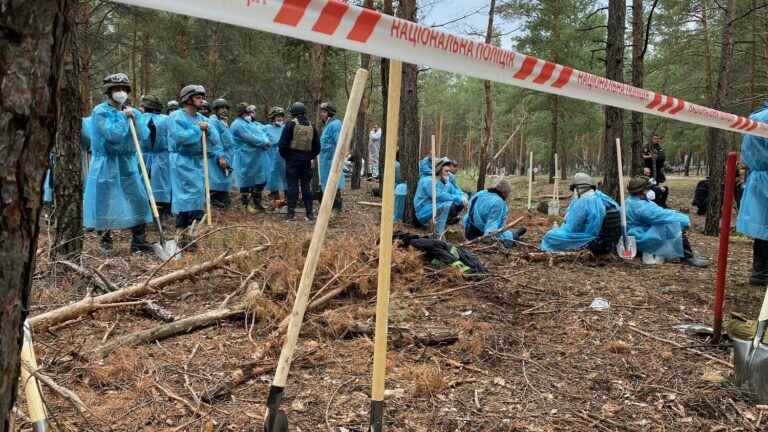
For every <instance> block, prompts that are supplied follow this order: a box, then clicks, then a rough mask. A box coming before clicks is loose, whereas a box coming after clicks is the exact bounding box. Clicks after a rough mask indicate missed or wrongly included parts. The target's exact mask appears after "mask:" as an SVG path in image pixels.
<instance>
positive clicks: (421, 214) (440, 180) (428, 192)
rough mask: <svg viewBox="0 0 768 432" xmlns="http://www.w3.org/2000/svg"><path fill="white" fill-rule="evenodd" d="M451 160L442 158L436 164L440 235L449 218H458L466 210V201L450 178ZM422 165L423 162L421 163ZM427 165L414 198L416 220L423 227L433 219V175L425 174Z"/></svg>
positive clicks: (437, 219)
mask: <svg viewBox="0 0 768 432" xmlns="http://www.w3.org/2000/svg"><path fill="white" fill-rule="evenodd" d="M448 163H449V161H448V160H447V159H441V160H440V161H439V162H438V163H437V165H436V166H435V171H436V172H437V179H436V183H435V191H436V195H435V196H436V203H437V212H436V221H435V225H436V226H435V229H436V232H437V234H438V235H442V233H443V232H444V231H445V227H446V225H447V224H448V221H449V220H452V219H456V218H457V216H458V215H460V214H461V212H462V211H463V210H464V202H463V200H462V199H461V198H459V197H458V195H457V194H456V192H455V191H454V189H453V185H451V183H450V181H449V180H448V177H449V173H450V168H449V167H448ZM420 165H421V164H420ZM424 168H425V167H424V166H422V170H421V174H422V177H421V179H420V180H419V184H418V186H417V187H416V195H415V196H414V199H413V201H414V202H413V204H414V208H415V210H416V221H417V222H418V224H419V225H420V226H421V227H425V226H427V225H428V224H429V223H430V222H431V221H432V175H431V174H430V173H426V174H425V169H424Z"/></svg>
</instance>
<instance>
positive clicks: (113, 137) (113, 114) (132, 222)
mask: <svg viewBox="0 0 768 432" xmlns="http://www.w3.org/2000/svg"><path fill="white" fill-rule="evenodd" d="M133 113H134V116H135V118H136V120H137V122H136V123H137V124H138V126H139V127H138V128H137V134H138V137H139V139H140V140H141V139H144V138H145V137H146V136H147V134H148V133H149V130H147V129H146V127H144V126H142V122H141V117H142V114H141V112H139V111H138V110H135V109H134V110H133ZM128 121H129V119H128V117H127V116H126V115H125V114H123V112H122V111H119V110H117V109H116V108H115V107H113V106H112V105H110V104H109V103H108V102H106V101H105V102H102V103H101V104H99V105H97V106H96V107H95V108H94V109H93V112H92V113H91V122H90V123H91V127H90V131H91V151H92V154H93V157H92V158H91V166H90V169H89V170H88V178H87V179H86V181H85V192H84V196H83V201H84V203H83V207H84V211H83V225H84V226H85V228H88V229H96V230H98V231H104V230H112V229H127V228H133V227H135V226H139V225H143V224H146V223H149V222H151V221H152V213H151V211H150V207H149V200H148V197H147V191H146V188H145V187H144V181H143V179H142V178H141V173H140V172H139V162H138V160H137V159H136V150H135V147H134V143H133V139H132V137H131V132H130V130H129V126H128Z"/></svg>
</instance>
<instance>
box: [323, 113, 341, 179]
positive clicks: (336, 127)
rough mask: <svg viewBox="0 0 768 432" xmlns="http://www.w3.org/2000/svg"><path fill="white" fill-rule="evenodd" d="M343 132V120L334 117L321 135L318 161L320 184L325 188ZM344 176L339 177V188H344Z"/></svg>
mask: <svg viewBox="0 0 768 432" xmlns="http://www.w3.org/2000/svg"><path fill="white" fill-rule="evenodd" d="M340 134H341V120H339V119H337V118H335V117H333V118H331V119H330V120H329V121H328V123H327V124H326V125H325V128H323V133H322V135H320V155H319V156H318V158H319V159H318V163H319V164H320V166H319V168H320V186H321V187H322V188H323V190H325V184H326V183H328V177H330V175H331V174H330V173H331V165H332V164H333V154H334V153H335V152H336V146H337V145H338V144H339V135H340ZM344 180H345V179H344V176H343V175H342V176H341V178H339V190H340V191H341V190H344Z"/></svg>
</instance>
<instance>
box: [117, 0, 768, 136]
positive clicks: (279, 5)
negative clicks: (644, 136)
mask: <svg viewBox="0 0 768 432" xmlns="http://www.w3.org/2000/svg"><path fill="white" fill-rule="evenodd" d="M115 1H117V2H118V3H125V4H130V5H135V6H143V7H147V8H152V9H159V10H164V11H168V12H173V13H179V14H183V15H189V16H194V17H198V18H205V19H209V20H213V21H219V22H225V23H230V24H234V25H237V26H242V27H248V28H252V29H256V30H262V31H266V32H269V33H276V34H281V35H284V36H289V37H293V38H297V39H304V40H308V41H311V42H316V43H321V44H325V45H332V46H335V47H339V48H344V49H348V50H352V51H358V52H363V53H367V54H371V55H375V56H379V57H385V58H391V59H396V60H401V61H403V62H407V63H414V64H419V65H427V66H431V67H433V68H435V69H441V70H444V71H448V72H454V73H459V74H463V75H468V76H472V77H476V78H480V79H484V80H490V81H495V82H500V83H504V84H511V85H514V86H518V87H524V88H528V89H532V90H539V91H542V92H546V93H553V94H557V95H562V96H568V97H571V98H574V99H580V100H585V101H590V102H595V103H599V104H602V105H611V106H615V107H619V108H624V109H628V110H632V111H639V112H643V113H646V114H651V115H656V116H660V117H667V118H671V119H675V120H679V121H683V122H686V123H693V124H698V125H701V126H708V127H715V128H719V129H724V130H729V131H733V132H742V133H749V134H752V135H758V136H762V137H766V138H768V124H765V123H760V122H756V121H753V120H750V119H748V118H746V117H740V116H737V115H734V114H730V113H726V112H722V111H717V110H714V109H712V108H707V107H704V106H701V105H696V104H693V103H690V102H686V101H684V100H682V99H678V98H674V97H672V96H666V95H662V94H660V93H654V92H652V91H648V90H644V89H640V88H637V87H632V86H630V85H627V84H622V83H618V82H615V81H611V80H608V79H606V78H603V77H599V76H597V75H592V74H590V73H587V72H582V71H578V70H575V69H573V68H570V67H568V66H563V65H559V64H555V63H551V62H548V61H545V60H540V59H538V58H536V57H532V56H526V55H523V54H520V53H517V52H515V51H511V50H506V49H503V48H499V47H496V46H492V45H488V44H485V43H483V42H477V41H473V40H471V39H467V38H463V37H459V36H454V35H452V34H448V33H444V32H441V31H438V30H433V29H431V28H429V27H425V26H422V25H419V24H416V23H412V22H410V21H405V20H402V19H399V18H395V17H392V16H389V15H384V14H381V13H379V12H377V11H374V10H369V9H364V8H360V7H357V6H351V5H349V4H347V3H344V2H342V1H339V0H115Z"/></svg>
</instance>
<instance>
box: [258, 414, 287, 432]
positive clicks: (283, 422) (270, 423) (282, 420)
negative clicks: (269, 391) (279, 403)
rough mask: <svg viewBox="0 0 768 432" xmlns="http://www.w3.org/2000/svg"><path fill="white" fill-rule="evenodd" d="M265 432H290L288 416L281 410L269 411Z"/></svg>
mask: <svg viewBox="0 0 768 432" xmlns="http://www.w3.org/2000/svg"><path fill="white" fill-rule="evenodd" d="M264 432H288V416H286V415H285V413H284V412H283V410H281V409H271V408H270V409H269V410H267V418H266V419H264Z"/></svg>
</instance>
